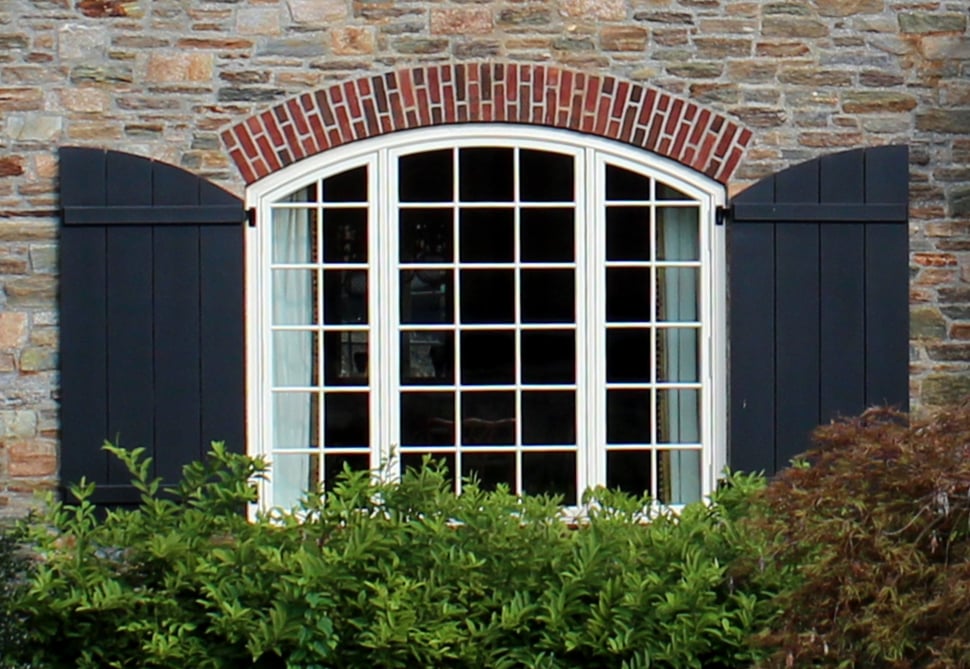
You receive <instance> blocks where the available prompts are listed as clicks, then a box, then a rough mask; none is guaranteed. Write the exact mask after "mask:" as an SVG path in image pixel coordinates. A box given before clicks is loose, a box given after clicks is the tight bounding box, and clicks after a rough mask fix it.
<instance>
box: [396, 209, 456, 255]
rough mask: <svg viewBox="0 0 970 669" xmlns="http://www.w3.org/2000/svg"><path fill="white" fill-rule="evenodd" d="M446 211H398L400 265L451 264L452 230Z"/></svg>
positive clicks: (449, 211)
mask: <svg viewBox="0 0 970 669" xmlns="http://www.w3.org/2000/svg"><path fill="white" fill-rule="evenodd" d="M453 216H454V215H453V214H452V211H451V210H450V209H401V210H400V214H399V224H400V237H399V241H398V244H399V245H400V253H399V254H400V258H401V262H420V263H435V262H451V261H452V260H453V259H454V250H453V249H454V239H453V238H454V235H455V227H454V224H453V222H452V218H453Z"/></svg>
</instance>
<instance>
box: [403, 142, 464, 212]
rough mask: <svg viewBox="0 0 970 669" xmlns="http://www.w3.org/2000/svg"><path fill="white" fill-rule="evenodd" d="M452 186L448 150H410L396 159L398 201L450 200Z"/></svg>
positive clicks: (452, 170) (452, 171) (450, 153)
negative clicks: (418, 151) (416, 151)
mask: <svg viewBox="0 0 970 669" xmlns="http://www.w3.org/2000/svg"><path fill="white" fill-rule="evenodd" d="M453 188H454V163H453V160H452V151H451V149H441V150H439V151H425V152H423V153H412V154H410V155H407V156H401V157H400V159H399V160H398V194H399V196H400V199H401V202H451V201H452V200H453V199H454V198H453V197H452V192H453Z"/></svg>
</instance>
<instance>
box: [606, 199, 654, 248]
mask: <svg viewBox="0 0 970 669" xmlns="http://www.w3.org/2000/svg"><path fill="white" fill-rule="evenodd" d="M606 259H607V260H650V209H648V208H647V207H607V209H606Z"/></svg>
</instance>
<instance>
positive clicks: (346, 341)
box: [323, 331, 369, 386]
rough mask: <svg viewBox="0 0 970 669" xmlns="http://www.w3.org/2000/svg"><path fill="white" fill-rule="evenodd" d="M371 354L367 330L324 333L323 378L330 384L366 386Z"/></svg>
mask: <svg viewBox="0 0 970 669" xmlns="http://www.w3.org/2000/svg"><path fill="white" fill-rule="evenodd" d="M368 362H369V356H368V350H367V333H366V332H359V331H354V332H334V331H328V332H324V333H323V378H324V383H326V384H327V385H328V386H365V385H367V368H368Z"/></svg>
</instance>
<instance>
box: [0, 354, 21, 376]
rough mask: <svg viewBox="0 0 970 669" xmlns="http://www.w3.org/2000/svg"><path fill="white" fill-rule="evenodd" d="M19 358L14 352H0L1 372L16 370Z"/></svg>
mask: <svg viewBox="0 0 970 669" xmlns="http://www.w3.org/2000/svg"><path fill="white" fill-rule="evenodd" d="M16 371H17V360H16V358H14V356H13V353H0V372H16Z"/></svg>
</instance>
